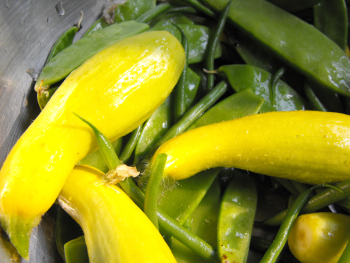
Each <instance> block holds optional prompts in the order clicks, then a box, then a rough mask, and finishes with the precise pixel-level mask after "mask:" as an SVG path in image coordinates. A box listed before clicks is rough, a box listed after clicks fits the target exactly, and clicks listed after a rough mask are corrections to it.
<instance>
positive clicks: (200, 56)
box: [178, 24, 222, 64]
mask: <svg viewBox="0 0 350 263" xmlns="http://www.w3.org/2000/svg"><path fill="white" fill-rule="evenodd" d="M178 26H179V27H180V28H181V29H182V30H183V31H184V33H185V35H186V37H187V39H188V43H189V50H190V52H189V54H188V64H193V63H198V62H202V61H204V59H205V52H206V49H207V46H208V39H209V34H210V30H209V28H208V27H206V26H201V25H188V24H178ZM221 52H222V51H221V46H220V45H218V46H217V48H216V50H215V53H214V55H215V56H214V57H215V58H218V57H220V56H221Z"/></svg>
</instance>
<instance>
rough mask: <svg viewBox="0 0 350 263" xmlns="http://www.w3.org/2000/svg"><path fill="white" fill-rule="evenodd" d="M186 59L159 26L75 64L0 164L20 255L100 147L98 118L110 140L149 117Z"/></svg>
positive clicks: (1, 215) (1, 205)
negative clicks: (79, 165)
mask: <svg viewBox="0 0 350 263" xmlns="http://www.w3.org/2000/svg"><path fill="white" fill-rule="evenodd" d="M184 64H185V54H184V50H183V48H182V46H181V43H180V42H179V41H178V40H177V39H176V38H175V37H174V36H172V35H171V34H170V33H168V32H165V31H153V32H147V33H142V34H139V35H136V36H133V37H129V38H126V39H124V40H121V41H119V42H117V43H116V44H114V45H112V46H110V47H108V48H106V49H104V50H103V51H101V52H99V53H98V54H96V55H95V56H93V57H92V58H90V59H89V60H87V61H86V62H85V63H84V64H83V65H82V66H81V67H79V68H78V69H76V70H75V71H73V72H72V73H71V74H70V75H69V77H68V78H67V79H66V80H65V81H64V83H63V84H62V85H61V86H60V88H59V89H58V90H57V92H56V93H55V94H54V96H53V97H52V98H51V100H50V101H49V103H48V104H47V105H46V107H45V108H44V110H43V111H42V112H41V114H40V115H39V116H38V118H37V119H36V120H35V121H34V122H33V123H32V125H31V126H30V127H29V128H28V129H27V131H26V132H25V133H24V134H23V135H22V137H21V138H20V139H19V140H18V141H17V143H16V144H15V146H14V147H13V149H12V150H11V152H10V154H9V155H8V157H7V159H6V160H5V162H4V164H3V167H2V169H1V171H0V221H1V225H2V227H3V228H4V230H5V231H6V232H7V234H8V235H9V237H10V239H11V242H12V243H13V244H14V245H15V247H16V248H17V250H18V252H19V253H20V255H21V256H22V257H24V258H26V259H28V257H29V252H28V250H29V237H30V232H31V229H32V228H33V227H35V226H36V225H37V224H38V223H39V222H40V218H41V216H42V214H44V213H45V212H46V211H47V210H48V209H49V208H50V206H51V205H52V204H53V203H54V202H55V199H56V198H57V196H58V194H59V192H60V191H61V189H62V187H63V184H64V182H65V181H66V179H67V177H68V175H69V173H70V172H71V170H72V169H73V167H74V165H75V164H76V163H77V162H78V161H80V160H81V159H82V158H83V157H85V156H86V155H87V154H88V153H90V152H91V151H93V150H95V149H96V148H97V143H96V141H95V137H94V134H93V132H92V130H91V129H90V128H89V127H88V126H87V125H86V124H85V123H83V122H82V121H81V120H79V118H77V116H75V114H74V113H76V114H78V115H80V116H82V117H84V118H85V119H87V120H88V121H90V122H91V123H93V124H94V125H96V126H97V127H98V128H99V129H100V130H101V131H102V132H103V133H104V134H105V135H106V136H107V138H108V139H109V140H111V141H113V140H116V139H117V138H119V137H121V136H123V135H125V134H127V133H129V132H131V131H132V130H133V129H135V128H136V127H138V126H139V125H140V124H141V123H143V122H144V121H145V120H146V119H147V118H148V117H150V116H151V114H152V112H153V111H154V110H155V109H156V108H157V107H158V106H160V105H161V104H162V103H163V102H164V100H165V99H166V98H167V97H168V95H169V94H170V93H171V91H172V89H173V88H174V86H175V84H176V82H177V80H178V79H179V77H180V74H181V72H182V69H183V67H184Z"/></svg>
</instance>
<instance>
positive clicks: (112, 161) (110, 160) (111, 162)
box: [75, 114, 122, 169]
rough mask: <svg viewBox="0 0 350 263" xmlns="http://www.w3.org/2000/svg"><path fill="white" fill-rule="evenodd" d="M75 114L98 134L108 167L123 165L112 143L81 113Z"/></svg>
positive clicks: (98, 140)
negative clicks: (81, 115) (80, 114)
mask: <svg viewBox="0 0 350 263" xmlns="http://www.w3.org/2000/svg"><path fill="white" fill-rule="evenodd" d="M75 115H76V116H77V117H78V118H79V119H81V120H82V121H83V122H85V123H86V124H87V125H89V126H90V128H91V129H92V130H93V132H94V134H95V136H96V140H97V143H98V145H99V147H100V150H101V153H102V156H103V159H104V160H105V162H106V163H107V165H108V167H109V168H110V167H112V166H114V167H113V169H114V168H116V167H117V166H118V165H121V164H122V162H121V161H120V160H119V158H118V156H117V154H116V153H115V151H114V148H113V145H112V143H111V142H110V141H109V140H108V139H107V138H106V137H105V136H104V135H103V134H102V133H101V132H100V131H99V130H98V129H97V128H96V127H95V126H94V125H92V124H91V123H90V122H88V121H87V120H85V119H84V118H82V117H80V116H79V115H77V114H75ZM112 152H113V154H110V153H112ZM106 153H109V154H106ZM110 169H111V168H110Z"/></svg>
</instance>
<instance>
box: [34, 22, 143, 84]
mask: <svg viewBox="0 0 350 263" xmlns="http://www.w3.org/2000/svg"><path fill="white" fill-rule="evenodd" d="M147 28H148V25H147V24H144V23H137V22H134V21H128V22H123V23H120V24H115V25H112V26H109V27H106V28H104V29H101V30H98V31H96V32H94V34H91V35H88V36H86V37H83V38H82V39H80V40H78V41H77V42H75V43H74V44H72V45H70V46H69V47H67V48H65V49H64V50H62V51H61V52H60V53H58V54H57V55H56V56H55V57H54V58H52V59H51V61H50V62H49V63H48V64H47V65H46V66H45V67H44V68H43V70H42V72H41V74H40V75H39V77H38V81H37V83H36V84H35V89H36V90H39V89H40V88H41V89H45V88H47V87H48V86H50V85H51V84H53V83H56V82H57V81H60V80H62V79H63V78H65V77H66V76H67V75H68V74H69V73H71V72H72V71H73V70H74V69H76V68H77V67H79V66H80V65H81V64H83V63H84V62H85V61H86V60H87V59H88V58H90V57H92V56H93V55H94V54H97V53H98V52H99V51H101V50H103V49H104V48H106V47H108V46H110V45H112V44H114V43H116V42H118V41H120V40H122V39H125V38H127V37H129V36H132V35H135V34H138V33H141V32H143V31H145V30H146V29H147ZM41 81H42V82H41Z"/></svg>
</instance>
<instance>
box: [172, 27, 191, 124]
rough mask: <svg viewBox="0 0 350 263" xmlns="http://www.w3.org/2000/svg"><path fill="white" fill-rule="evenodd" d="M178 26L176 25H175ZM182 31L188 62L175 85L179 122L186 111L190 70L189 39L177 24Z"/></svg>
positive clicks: (176, 110) (175, 114)
mask: <svg viewBox="0 0 350 263" xmlns="http://www.w3.org/2000/svg"><path fill="white" fill-rule="evenodd" d="M175 26H176V25H175ZM176 27H177V28H178V29H179V30H180V32H181V38H182V40H181V44H182V46H183V48H184V50H185V54H186V63H185V66H184V69H183V70H182V74H181V76H180V79H179V81H178V82H177V84H176V86H175V90H174V92H175V102H174V104H175V105H174V119H175V122H177V121H178V120H179V119H180V118H181V117H182V116H183V115H184V114H185V112H186V97H185V91H186V85H187V71H188V52H189V48H188V40H187V37H186V35H185V33H184V31H183V30H182V29H181V28H180V27H178V26H176Z"/></svg>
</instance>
